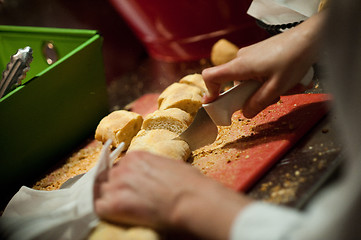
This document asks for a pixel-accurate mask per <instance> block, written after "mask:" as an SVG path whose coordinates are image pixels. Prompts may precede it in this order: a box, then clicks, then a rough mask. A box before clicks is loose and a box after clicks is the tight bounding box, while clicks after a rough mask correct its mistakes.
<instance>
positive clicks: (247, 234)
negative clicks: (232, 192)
mask: <svg viewBox="0 0 361 240" xmlns="http://www.w3.org/2000/svg"><path fill="white" fill-rule="evenodd" d="M301 220H302V214H301V213H300V212H298V211H296V210H294V209H291V208H288V207H281V206H276V205H273V204H269V203H264V202H256V203H253V204H251V205H249V206H247V207H246V208H245V209H244V210H243V211H242V212H240V213H239V214H238V216H237V217H236V219H235V221H234V222H233V226H232V229H231V233H230V236H231V237H230V240H240V239H246V240H264V239H267V240H273V239H283V236H285V235H286V234H287V233H288V232H289V231H291V230H292V229H294V228H295V227H297V226H298V225H299V223H300V222H301Z"/></svg>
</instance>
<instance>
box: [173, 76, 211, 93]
mask: <svg viewBox="0 0 361 240" xmlns="http://www.w3.org/2000/svg"><path fill="white" fill-rule="evenodd" d="M179 82H180V83H184V84H188V85H191V86H195V87H198V88H199V89H200V90H201V91H202V94H203V95H205V94H207V92H208V89H207V87H206V84H205V82H204V80H203V77H202V75H201V74H198V73H195V74H190V75H187V76H185V77H183V78H182V79H181V80H179Z"/></svg>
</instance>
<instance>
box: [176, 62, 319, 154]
mask: <svg viewBox="0 0 361 240" xmlns="http://www.w3.org/2000/svg"><path fill="white" fill-rule="evenodd" d="M313 76H314V70H313V68H312V67H311V68H310V69H309V70H308V72H307V73H306V75H305V76H304V77H303V79H302V80H301V81H300V83H299V84H301V85H303V86H309V84H310V83H311V81H312V79H313ZM261 85H262V84H261V82H259V81H256V80H247V81H243V82H241V83H240V84H238V85H236V86H234V87H232V88H230V89H229V90H227V91H225V92H223V93H222V94H220V95H219V97H218V98H217V99H216V100H215V101H213V102H211V103H207V104H202V107H201V108H200V109H199V110H198V112H197V114H196V116H195V118H194V120H193V122H192V124H191V125H190V126H189V127H188V128H187V129H186V130H185V131H184V132H183V133H181V134H180V135H179V136H178V139H182V140H184V141H186V142H187V143H188V145H189V147H190V149H191V150H192V151H194V150H196V149H198V148H200V147H203V146H205V145H208V144H211V143H213V142H214V141H215V140H216V138H217V135H218V128H217V126H228V125H230V124H231V117H232V115H233V113H234V112H235V111H238V110H240V109H242V108H243V105H244V104H245V102H246V101H247V99H248V98H249V97H250V96H251V95H252V94H253V93H254V92H255V91H257V89H258V88H259V87H260V86H261Z"/></svg>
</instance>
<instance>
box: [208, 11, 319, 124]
mask: <svg viewBox="0 0 361 240" xmlns="http://www.w3.org/2000/svg"><path fill="white" fill-rule="evenodd" d="M322 19H323V16H321V15H316V16H314V17H312V18H310V19H309V20H307V21H306V22H304V23H302V24H300V25H299V26H297V27H295V28H293V29H291V30H288V31H286V32H284V33H282V34H279V35H276V36H274V37H271V38H269V39H266V40H264V41H262V42H259V43H256V44H254V45H251V46H248V47H245V48H241V49H240V50H239V51H238V53H237V57H236V58H235V59H233V60H232V61H230V62H228V63H226V64H223V65H219V66H216V67H212V68H208V69H205V70H204V71H203V72H202V75H203V78H204V80H205V83H206V85H207V88H208V91H209V95H208V96H207V97H205V99H204V102H206V103H207V102H211V101H213V100H215V99H216V98H217V96H218V95H219V91H220V87H221V85H222V83H225V82H229V81H247V80H251V79H253V80H258V81H260V82H262V83H263V84H262V85H261V87H260V88H259V89H258V90H257V91H256V92H255V93H254V94H253V95H252V96H251V97H250V98H249V99H248V101H247V102H246V104H245V106H244V108H243V114H244V115H245V116H246V117H248V118H252V117H254V116H255V115H256V114H257V113H259V112H260V111H261V110H263V109H264V108H265V107H267V106H268V105H270V104H272V103H274V102H276V101H278V99H279V96H281V95H283V94H285V93H287V92H288V91H289V90H291V89H292V88H293V87H295V86H296V85H297V83H298V82H299V81H300V80H301V79H302V78H303V77H304V75H305V74H306V73H307V71H308V70H309V68H310V67H311V65H312V64H313V63H315V62H316V60H317V56H318V44H319V39H320V37H319V35H320V33H319V32H320V31H319V30H320V25H321V23H322V21H323V20H322Z"/></svg>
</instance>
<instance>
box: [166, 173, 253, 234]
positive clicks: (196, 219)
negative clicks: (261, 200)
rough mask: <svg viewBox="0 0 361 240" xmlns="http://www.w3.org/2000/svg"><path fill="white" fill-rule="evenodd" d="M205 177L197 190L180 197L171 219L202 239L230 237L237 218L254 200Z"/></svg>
mask: <svg viewBox="0 0 361 240" xmlns="http://www.w3.org/2000/svg"><path fill="white" fill-rule="evenodd" d="M204 180H205V181H204V182H203V183H199V185H198V184H196V185H197V186H199V187H198V190H197V191H196V192H189V193H188V194H184V195H183V196H182V197H181V198H180V199H179V201H178V203H177V207H176V208H175V209H174V211H173V215H172V217H171V218H172V220H171V222H172V223H173V225H174V226H176V227H177V228H180V229H181V230H185V231H187V232H191V233H194V234H195V235H197V236H199V237H201V238H202V239H203V238H204V239H215V240H217V239H219V240H224V239H229V237H230V236H229V234H230V229H231V226H232V224H233V221H234V219H235V217H236V216H237V214H238V213H239V212H240V211H241V210H242V209H243V208H245V207H246V206H247V205H248V204H250V203H251V202H252V200H251V199H250V198H248V197H246V196H244V195H243V194H241V193H237V192H234V191H232V190H230V189H227V188H225V187H224V186H223V185H221V184H220V183H218V182H217V183H216V182H214V181H213V180H212V181H210V180H209V179H204ZM208 181H209V182H208Z"/></svg>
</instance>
